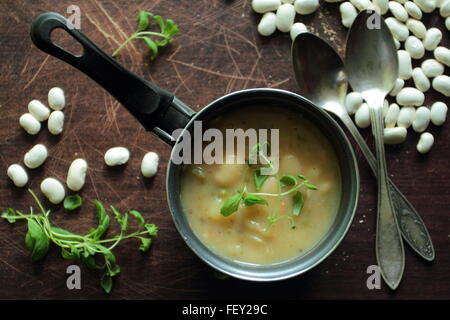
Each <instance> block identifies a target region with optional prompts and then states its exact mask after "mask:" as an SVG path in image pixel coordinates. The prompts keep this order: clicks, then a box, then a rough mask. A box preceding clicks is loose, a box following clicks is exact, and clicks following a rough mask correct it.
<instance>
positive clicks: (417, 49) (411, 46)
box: [405, 36, 425, 59]
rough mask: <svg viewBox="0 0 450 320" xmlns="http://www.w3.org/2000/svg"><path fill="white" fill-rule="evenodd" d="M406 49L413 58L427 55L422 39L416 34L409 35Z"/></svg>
mask: <svg viewBox="0 0 450 320" xmlns="http://www.w3.org/2000/svg"><path fill="white" fill-rule="evenodd" d="M405 50H406V51H408V53H409V55H410V56H411V58H413V59H422V58H423V56H424V55H425V48H424V47H423V43H422V41H420V40H419V39H418V38H416V37H415V36H409V37H408V38H407V39H406V41H405Z"/></svg>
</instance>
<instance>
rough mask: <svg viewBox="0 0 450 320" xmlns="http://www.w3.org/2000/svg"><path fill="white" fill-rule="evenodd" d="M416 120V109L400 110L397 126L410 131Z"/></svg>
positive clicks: (406, 108)
mask: <svg viewBox="0 0 450 320" xmlns="http://www.w3.org/2000/svg"><path fill="white" fill-rule="evenodd" d="M415 118H416V109H415V108H414V107H403V108H401V109H400V112H399V113H398V118H397V125H398V126H399V127H402V128H406V129H408V128H409V127H410V126H411V124H412V123H413V121H414V119H415Z"/></svg>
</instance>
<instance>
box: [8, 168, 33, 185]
mask: <svg viewBox="0 0 450 320" xmlns="http://www.w3.org/2000/svg"><path fill="white" fill-rule="evenodd" d="M6 174H7V175H8V177H9V178H10V179H11V181H12V182H13V183H14V185H15V186H16V187H19V188H21V187H23V186H25V185H26V184H27V183H28V174H27V172H26V171H25V169H24V168H23V167H22V166H21V165H19V164H16V163H15V164H12V165H10V166H9V167H8V170H7V171H6Z"/></svg>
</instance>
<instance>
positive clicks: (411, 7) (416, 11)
mask: <svg viewBox="0 0 450 320" xmlns="http://www.w3.org/2000/svg"><path fill="white" fill-rule="evenodd" d="M404 6H405V10H406V12H408V14H409V15H410V16H411V17H412V18H414V19H419V20H420V19H422V16H423V14H422V10H420V8H419V7H418V6H417V4H415V3H414V2H412V1H407V2H405V4H404Z"/></svg>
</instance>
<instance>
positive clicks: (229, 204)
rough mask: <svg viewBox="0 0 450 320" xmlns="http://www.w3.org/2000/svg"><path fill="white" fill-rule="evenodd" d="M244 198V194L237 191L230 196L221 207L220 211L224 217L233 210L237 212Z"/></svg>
mask: <svg viewBox="0 0 450 320" xmlns="http://www.w3.org/2000/svg"><path fill="white" fill-rule="evenodd" d="M241 200H242V194H241V193H240V192H238V193H236V194H235V195H234V196H232V197H230V198H228V199H227V201H225V203H224V204H223V206H222V208H221V209H220V213H221V214H222V215H223V216H224V217H228V216H229V215H231V214H232V213H233V212H236V211H237V210H238V209H239V203H240V202H241Z"/></svg>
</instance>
